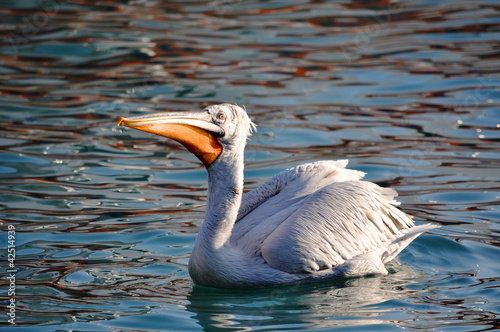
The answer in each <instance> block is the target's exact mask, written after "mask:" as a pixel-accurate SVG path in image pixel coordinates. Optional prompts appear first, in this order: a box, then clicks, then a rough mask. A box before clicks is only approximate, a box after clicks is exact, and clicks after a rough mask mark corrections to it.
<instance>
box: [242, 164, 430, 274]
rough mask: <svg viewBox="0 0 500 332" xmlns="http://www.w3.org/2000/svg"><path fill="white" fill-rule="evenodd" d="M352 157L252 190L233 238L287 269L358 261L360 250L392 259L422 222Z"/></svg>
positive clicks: (297, 171)
mask: <svg viewBox="0 0 500 332" xmlns="http://www.w3.org/2000/svg"><path fill="white" fill-rule="evenodd" d="M346 164H347V161H337V162H330V161H323V162H316V163H312V164H305V165H301V166H299V167H297V168H292V169H289V170H286V171H284V172H282V173H279V174H277V175H276V176H275V177H273V178H271V179H270V180H269V181H267V182H266V183H265V184H263V185H262V186H261V187H259V188H257V189H256V190H254V191H252V192H250V193H248V194H247V195H246V196H245V197H244V199H243V202H242V206H241V209H240V212H239V216H238V221H237V224H236V225H235V228H234V230H233V235H232V240H233V241H234V243H236V244H237V245H238V247H240V248H241V249H242V250H245V251H246V252H247V253H250V254H253V255H257V256H261V257H263V259H264V260H265V261H266V263H267V264H269V265H270V266H271V267H273V268H275V269H278V270H281V271H285V272H289V273H303V272H315V271H319V270H325V269H331V268H335V267H338V266H340V265H342V264H345V263H348V262H350V261H352V262H355V261H356V260H358V262H357V263H356V264H358V265H359V259H360V258H363V257H367V259H373V256H374V255H375V256H378V257H379V259H378V262H385V261H388V260H390V259H391V258H392V257H394V256H395V255H396V254H397V253H398V252H399V251H401V250H402V249H403V248H404V247H405V246H406V245H407V244H408V243H409V242H411V240H413V238H414V237H416V236H417V235H418V234H419V233H420V232H422V230H420V231H418V232H413V231H411V229H412V228H414V226H413V222H412V220H411V218H410V217H409V216H407V215H406V214H405V213H403V212H401V211H400V210H398V209H397V208H396V207H395V206H394V205H396V204H397V203H396V202H395V201H394V200H393V198H394V197H395V196H396V195H397V194H396V192H395V191H394V190H392V189H389V188H381V187H379V186H377V185H375V184H373V183H370V182H366V181H361V178H362V176H363V175H364V174H363V173H362V172H358V171H353V170H347V169H345V166H346ZM361 260H362V261H363V259H361ZM361 263H362V264H364V263H365V261H363V262H361ZM375 265H376V266H377V267H376V269H375V270H376V271H378V270H381V269H383V270H381V271H380V272H383V271H385V268H383V266H382V264H381V263H380V264H378V265H377V264H375ZM376 271H374V272H376ZM364 273H366V271H364Z"/></svg>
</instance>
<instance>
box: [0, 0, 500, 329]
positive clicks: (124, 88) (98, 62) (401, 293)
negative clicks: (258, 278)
mask: <svg viewBox="0 0 500 332" xmlns="http://www.w3.org/2000/svg"><path fill="white" fill-rule="evenodd" d="M499 10H500V7H499V5H498V3H497V2H496V1H488V0H484V1H472V0H469V1H444V0H443V1H424V0H421V1H396V2H391V3H389V2H388V1H355V0H352V1H324V2H314V1H311V2H307V1H280V2H264V1H218V2H201V1H200V2H196V1H190V2H186V1H153V0H151V1H149V0H145V1H108V2H94V1H85V2H81V1H63V0H45V1H40V2H36V1H28V0H24V1H14V0H11V1H4V2H2V3H1V4H0V18H1V21H0V33H1V34H2V39H1V40H0V73H1V76H0V177H1V180H0V209H1V210H0V218H1V220H2V222H1V225H0V227H1V229H2V232H1V233H0V246H1V248H0V249H1V251H0V252H1V253H0V257H2V271H4V270H5V271H6V270H7V269H8V260H7V250H6V249H7V247H8V237H7V230H8V228H7V227H8V225H13V226H14V227H15V236H16V242H15V249H16V258H15V268H16V271H17V273H16V274H15V278H16V281H15V299H16V311H15V323H16V325H15V326H14V325H12V324H9V323H8V319H9V317H8V316H7V313H8V312H9V309H8V307H7V305H8V303H9V295H8V289H9V280H7V275H8V274H7V273H5V274H2V276H1V279H0V283H1V284H0V294H1V303H0V304H1V308H0V309H1V310H2V314H1V317H2V318H0V325H2V327H1V328H2V330H9V329H12V330H23V329H24V330H27V331H33V329H36V330H37V331H52V330H85V331H137V330H155V331H157V330H166V331H199V330H209V331H219V330H232V331H245V330H263V331H277V330H300V329H308V330H327V329H334V328H338V329H346V330H359V331H376V330H380V331H391V330H401V329H407V330H417V329H424V330H431V331H480V330H488V329H493V328H498V327H499V324H498V321H499V316H500V265H499V264H498V258H499V257H500V249H499V245H500V238H499V233H500V227H499V220H500V207H499V206H500V205H499V201H500V185H499V182H500V145H499V141H500V75H499V68H500V53H499V49H500V43H499V41H500V29H499V26H500V25H499V23H500V15H499ZM222 102H232V103H238V104H240V105H245V106H246V109H247V110H248V112H249V114H250V116H251V117H252V119H253V120H254V121H255V122H256V123H257V125H258V126H259V131H258V133H256V134H255V135H254V136H253V137H252V139H251V141H250V142H249V145H248V148H247V151H246V171H245V176H246V189H247V190H249V189H252V188H255V187H256V186H258V185H259V184H261V183H263V182H264V181H265V180H266V179H267V178H268V177H270V176H272V175H273V174H275V173H277V172H279V171H281V170H283V169H285V168H287V167H291V166H294V165H297V164H299V163H303V162H309V161H315V160H321V159H345V158H348V159H349V160H350V164H349V167H351V168H355V169H359V170H362V171H364V172H366V173H367V177H366V178H367V179H368V180H370V181H374V182H376V183H378V184H380V185H382V186H390V187H392V188H394V189H396V190H397V191H398V192H399V194H400V197H399V200H400V201H401V202H402V208H403V210H404V211H406V212H407V213H410V214H412V215H414V216H415V219H416V221H417V222H418V223H421V222H432V223H436V224H440V225H441V228H440V229H438V230H435V231H432V232H431V233H427V234H424V235H422V236H421V237H419V238H418V239H417V240H415V241H414V242H413V243H412V244H411V245H410V246H409V247H408V248H407V249H405V250H404V251H403V252H402V253H401V254H400V255H399V256H398V258H397V259H395V260H394V261H392V262H390V263H389V264H388V266H387V267H388V269H389V271H390V274H389V275H387V276H374V277H366V278H356V279H341V280H334V281H329V282H323V283H319V284H311V285H297V286H289V287H279V288H272V289H267V290H245V291H223V290H215V289H207V288H202V287H196V286H194V285H193V284H192V282H191V280H190V278H189V276H188V273H187V262H188V259H189V255H190V252H191V250H192V246H193V243H194V239H195V236H196V233H197V230H198V228H199V226H200V224H201V222H202V220H203V215H204V208H205V200H206V174H205V170H204V169H203V168H202V166H201V165H200V163H199V162H198V161H197V159H196V158H195V157H193V156H192V155H190V153H189V152H187V151H185V150H184V149H183V148H181V147H180V146H178V145H177V144H175V143H173V142H171V141H169V140H167V139H163V138H160V137H153V136H151V135H148V134H145V133H141V132H137V131H131V130H126V129H122V128H117V127H116V125H115V124H116V119H117V118H118V117H120V116H127V115H137V114H145V113H148V112H155V111H163V110H200V109H202V108H203V107H204V106H206V105H207V104H211V103H222Z"/></svg>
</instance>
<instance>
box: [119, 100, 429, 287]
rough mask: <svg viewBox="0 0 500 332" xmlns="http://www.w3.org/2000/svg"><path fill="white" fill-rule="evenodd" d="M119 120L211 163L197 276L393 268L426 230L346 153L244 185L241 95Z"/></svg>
mask: <svg viewBox="0 0 500 332" xmlns="http://www.w3.org/2000/svg"><path fill="white" fill-rule="evenodd" d="M118 125H122V126H128V127H131V128H135V129H138V130H142V131H145V132H148V133H153V134H156V135H161V136H165V137H168V138H171V139H173V140H175V141H177V142H179V143H181V144H182V145H184V146H185V147H186V148H187V149H188V150H189V151H190V152H192V153H194V154H195V155H196V156H197V157H198V158H199V159H200V160H201V162H202V163H203V164H204V165H205V167H206V169H207V172H208V198H207V208H206V215H205V220H204V221H203V224H202V225H201V228H200V231H199V233H198V236H197V238H196V240H195V244H194V248H193V253H192V255H191V258H190V260H189V274H190V276H191V278H192V279H193V281H194V282H195V283H196V284H199V285H204V286H210V287H218V288H244V287H266V286H274V285H280V284H290V283H296V282H305V281H314V280H322V279H327V278H334V277H344V276H360V275H366V274H387V273H388V272H387V270H386V269H385V267H384V263H385V262H387V261H389V260H391V259H392V258H394V257H395V256H396V255H397V254H398V253H399V252H400V251H401V250H403V248H405V247H406V246H407V245H408V244H409V243H410V242H411V241H412V240H413V239H414V238H416V237H417V236H418V235H419V234H420V233H422V232H424V231H427V230H430V229H432V228H434V227H435V226H433V225H431V224H425V225H421V226H414V224H413V222H412V219H411V217H410V216H408V215H407V214H405V213H403V212H402V211H400V210H398V209H397V208H396V207H395V205H397V204H398V203H397V202H396V201H394V200H393V198H394V197H395V196H396V195H397V193H396V192H395V191H394V190H393V189H389V188H382V187H379V186H378V185H376V184H374V183H371V182H367V181H362V180H361V178H362V177H363V176H364V173H363V172H359V171H355V170H349V169H346V168H345V166H346V165H347V160H339V161H318V162H314V163H309V164H303V165H300V166H297V167H294V168H290V169H287V170H285V171H283V172H281V173H279V174H277V175H275V176H273V177H272V178H271V179H269V180H268V181H267V182H265V183H264V184H263V185H261V186H260V187H258V188H257V189H255V190H253V191H251V192H249V193H247V194H245V195H243V153H244V149H245V145H246V142H247V138H248V137H249V136H250V134H251V131H253V130H255V128H256V126H255V125H254V124H253V123H252V122H251V120H250V119H249V117H248V115H247V113H246V112H245V110H243V109H242V108H241V107H238V106H236V105H230V104H222V105H216V106H209V107H206V108H205V109H204V110H203V111H202V112H199V113H186V112H174V113H161V114H152V115H146V116H138V117H129V118H120V119H119V120H118Z"/></svg>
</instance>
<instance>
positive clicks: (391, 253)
mask: <svg viewBox="0 0 500 332" xmlns="http://www.w3.org/2000/svg"><path fill="white" fill-rule="evenodd" d="M438 227H439V226H438V225H434V224H424V225H419V226H415V227H412V228H410V229H409V231H408V232H407V233H406V234H404V235H403V236H401V237H399V238H397V239H395V240H394V241H393V242H391V243H390V244H389V246H388V247H387V250H386V251H385V252H384V253H383V254H382V257H381V259H382V262H384V263H387V262H389V261H390V260H391V259H393V258H394V257H396V256H397V255H398V254H399V253H400V252H401V251H402V250H403V249H404V248H406V246H408V245H409V244H410V243H411V241H413V240H414V239H415V238H416V237H417V236H419V235H420V234H422V233H424V232H427V231H430V230H432V229H436V228H438Z"/></svg>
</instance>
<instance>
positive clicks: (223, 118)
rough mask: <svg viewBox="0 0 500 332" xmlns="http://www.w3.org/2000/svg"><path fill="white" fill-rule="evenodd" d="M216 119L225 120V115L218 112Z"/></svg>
mask: <svg viewBox="0 0 500 332" xmlns="http://www.w3.org/2000/svg"><path fill="white" fill-rule="evenodd" d="M217 119H218V120H226V113H224V112H220V113H219V114H217Z"/></svg>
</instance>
